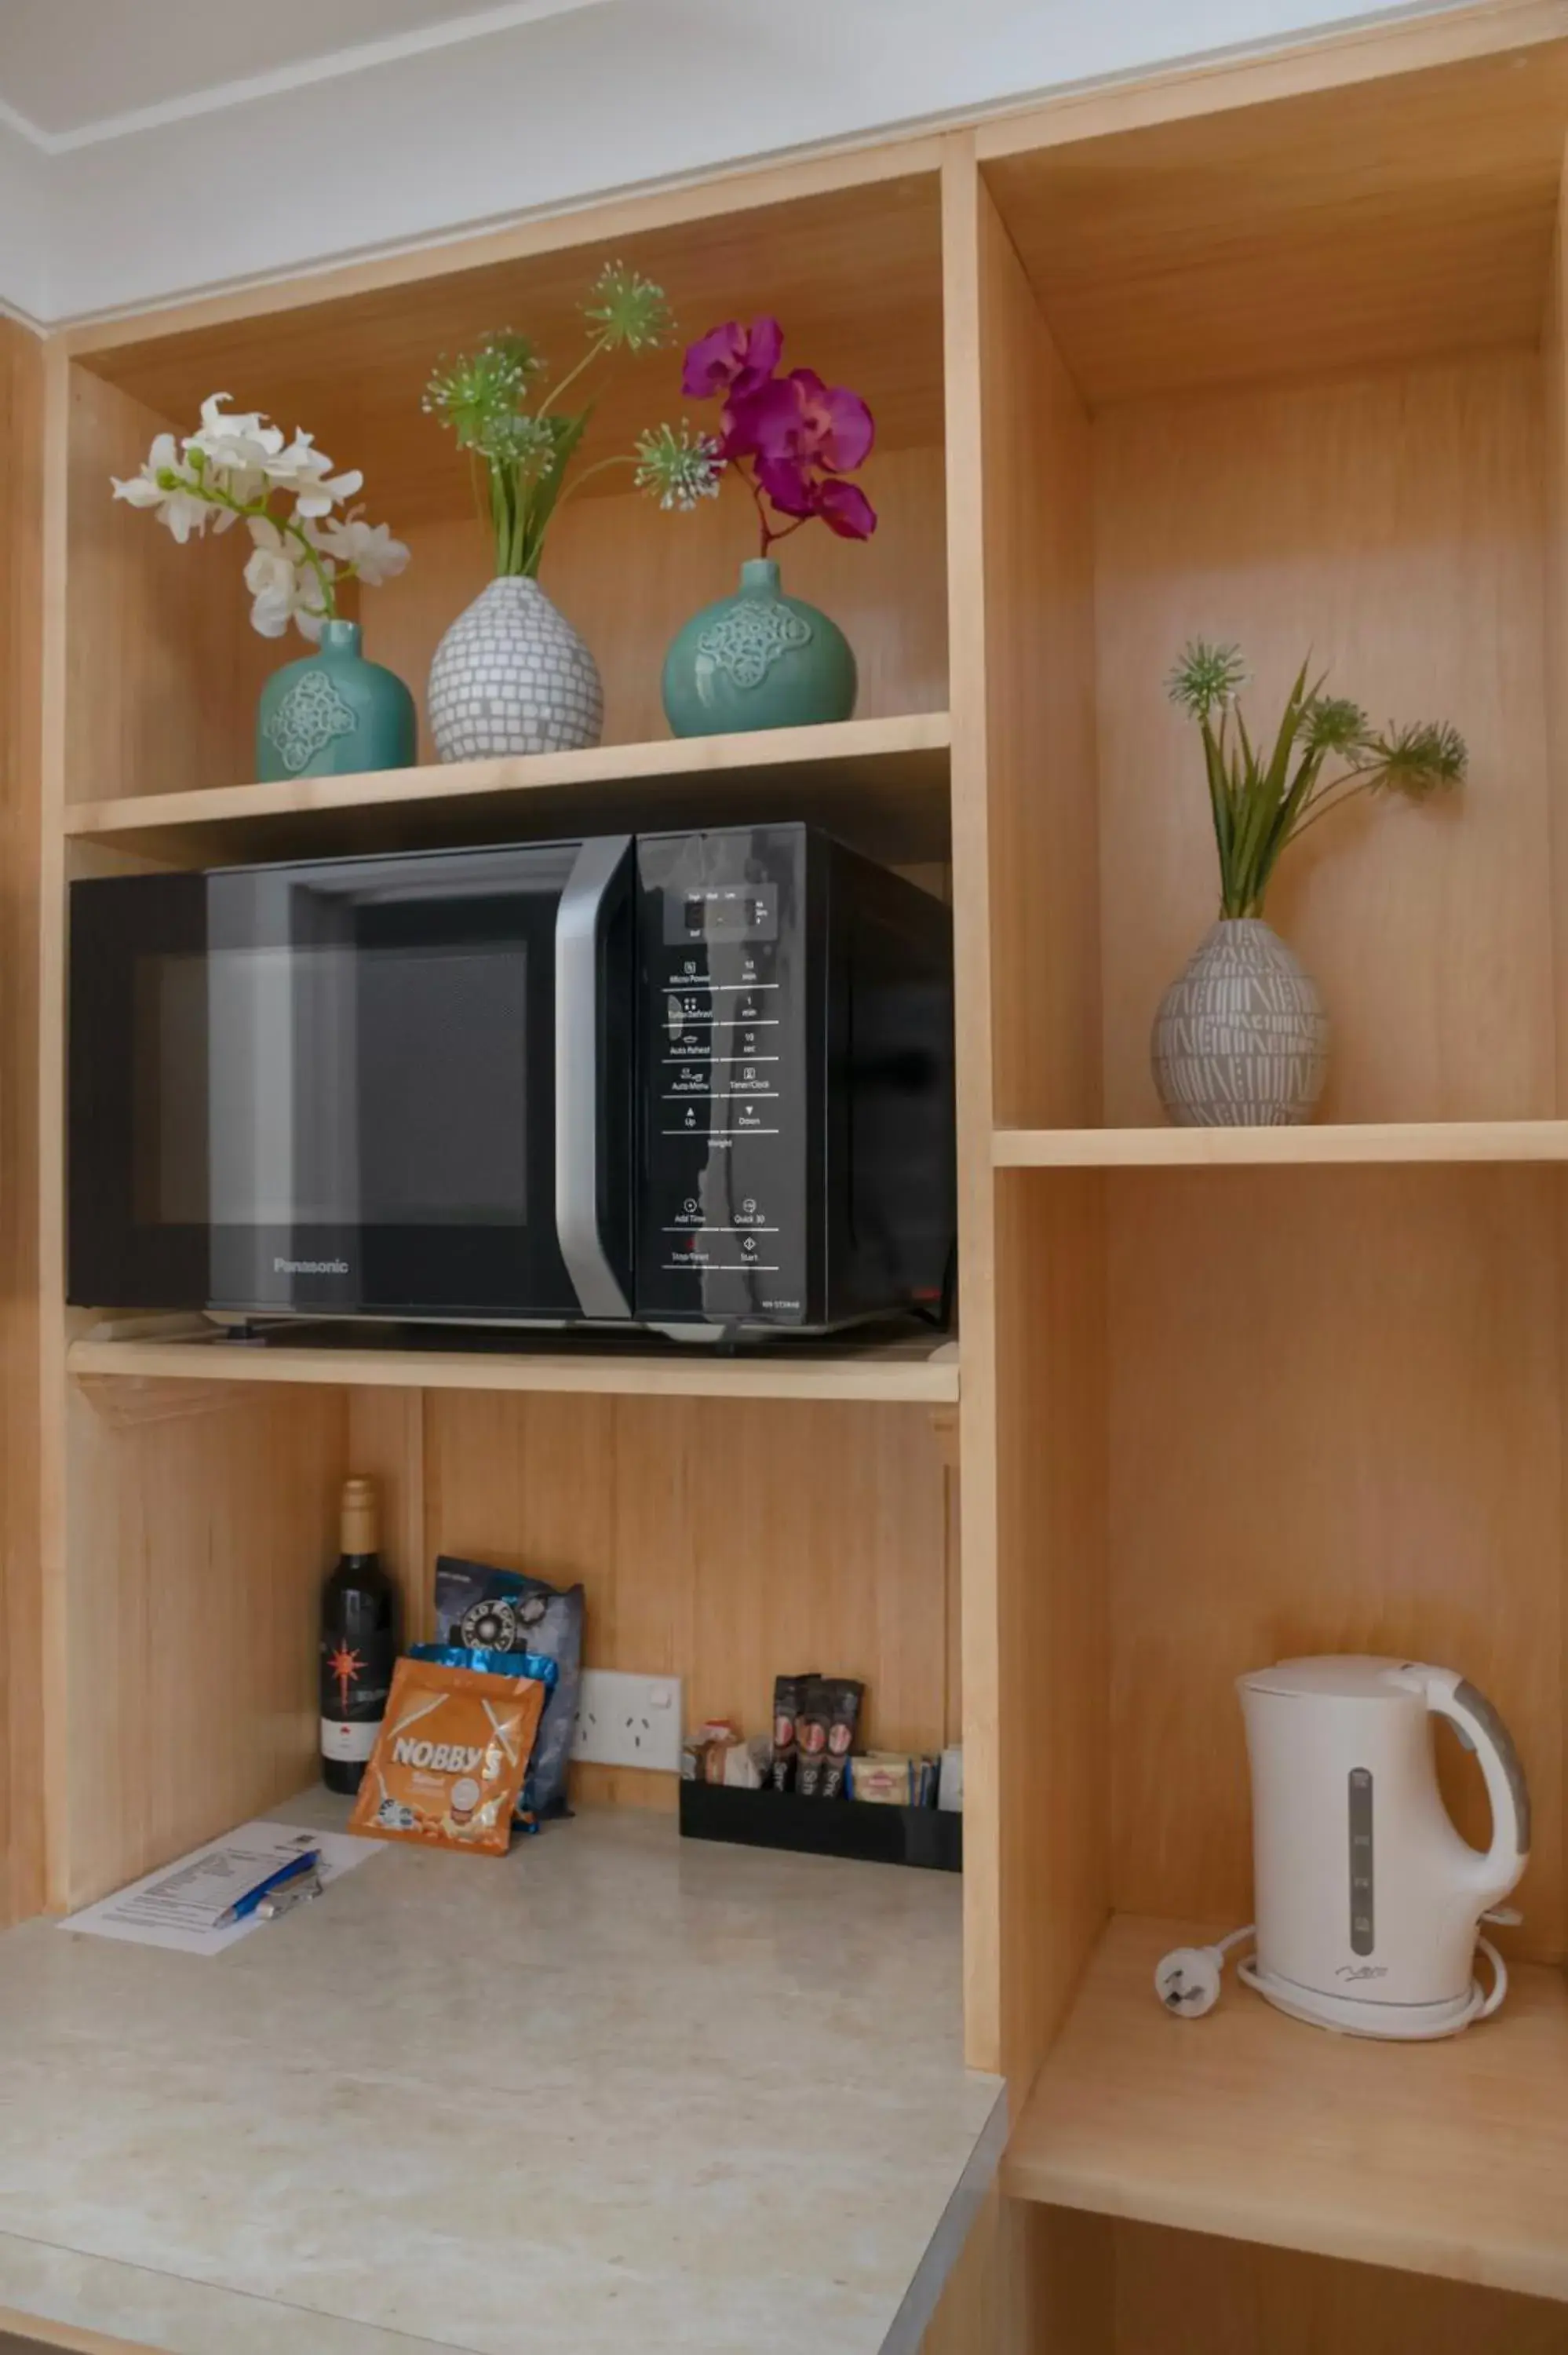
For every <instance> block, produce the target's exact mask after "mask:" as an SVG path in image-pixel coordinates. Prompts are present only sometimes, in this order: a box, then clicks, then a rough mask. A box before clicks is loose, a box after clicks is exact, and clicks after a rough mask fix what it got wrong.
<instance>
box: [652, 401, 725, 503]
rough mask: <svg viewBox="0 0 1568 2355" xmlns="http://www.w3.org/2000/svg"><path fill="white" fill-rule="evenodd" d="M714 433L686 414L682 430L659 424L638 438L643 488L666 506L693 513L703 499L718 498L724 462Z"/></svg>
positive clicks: (682, 421)
mask: <svg viewBox="0 0 1568 2355" xmlns="http://www.w3.org/2000/svg"><path fill="white" fill-rule="evenodd" d="M718 449H719V445H718V443H717V442H716V441H715V438H714V436H713V435H712V434H711V433H695V432H693V430H692V428H691V426H690V425H689V424H688V423H687V422H686V420H685V419H684V418H682V420H681V427H680V431H679V432H676V430H675V428H674V427H673V425H656V426H653V427H652V428H651V429H650V430H649V431H648V432H646V433H643V434H641V435H639V437H638V441H637V460H638V464H637V473H636V474H635V476H634V478H633V479H634V480H635V482H636V485H637V487H638V489H639V490H640V491H647V492H649V493H650V494H651V495H652V496H653V497H655V498H656V499H657V500H658V502H659V505H660V506H662V507H679V508H680V510H681V512H682V513H683V515H689V514H690V513H691V511H692V509H693V508H694V506H696V504H697V501H698V500H699V499H716V498H717V496H718V490H719V476H720V474H722V473H723V471H724V468H723V462H722V461H721V459H720V457H719V454H718Z"/></svg>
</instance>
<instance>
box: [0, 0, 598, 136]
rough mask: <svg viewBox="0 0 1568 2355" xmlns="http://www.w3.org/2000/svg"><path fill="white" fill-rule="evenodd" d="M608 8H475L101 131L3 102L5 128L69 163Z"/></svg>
mask: <svg viewBox="0 0 1568 2355" xmlns="http://www.w3.org/2000/svg"><path fill="white" fill-rule="evenodd" d="M603 5H605V0H502V5H498V6H494V7H490V8H474V9H471V10H470V11H469V12H468V13H467V14H465V15H464V16H449V17H448V18H447V19H446V21H445V23H444V24H440V25H425V26H418V27H415V28H414V29H413V30H411V31H409V32H407V33H392V34H388V35H387V37H386V39H385V40H378V41H356V42H355V43H353V44H352V45H351V46H350V47H349V48H343V49H334V50H332V51H330V52H329V53H328V54H327V55H325V56H323V57H319V58H301V59H297V60H296V61H295V62H294V63H293V64H291V65H286V66H277V67H274V68H272V69H270V71H269V72H266V73H256V74H242V75H240V76H239V77H238V79H237V80H233V81H223V82H214V83H213V84H212V85H211V86H210V87H209V88H207V89H206V90H195V91H187V92H186V93H185V95H184V96H183V97H179V98H166V99H161V100H160V101H158V103H157V104H156V105H154V106H138V107H132V109H131V110H130V111H129V112H126V113H124V114H106V115H104V116H102V117H101V119H100V120H99V121H98V122H96V123H78V124H76V125H74V126H73V127H72V129H70V130H69V131H46V130H44V129H42V128H41V127H40V125H39V124H37V123H30V122H29V121H28V119H27V117H26V115H25V114H22V113H19V112H17V110H16V107H14V106H11V105H9V104H8V103H7V102H6V101H5V99H4V98H0V123H4V124H5V126H6V127H7V129H9V130H11V131H14V132H16V134H17V136H18V137H19V138H22V139H26V141H27V143H28V144H29V145H31V146H34V147H36V148H37V149H38V151H39V153H40V154H41V155H70V154H71V153H72V152H73V151H74V150H75V149H77V148H80V147H99V146H101V145H103V144H104V143H105V142H106V141H108V140H111V139H129V138H132V137H133V136H134V135H135V134H136V133H138V132H143V131H161V130H164V129H165V128H166V127H167V126H168V125H169V124H171V123H189V122H190V121H192V120H193V119H194V118H195V117H196V116H197V115H201V114H220V113H222V112H224V111H225V110H226V109H227V108H228V107H233V106H249V105H250V104H251V103H252V101H254V100H256V99H259V98H281V97H285V96H287V94H288V93H289V92H290V91H295V90H303V89H306V88H308V87H309V85H310V84H311V83H313V82H319V81H337V80H341V79H342V78H343V77H344V75H346V74H356V73H363V72H365V71H366V69H368V68H370V67H372V66H385V65H397V64H398V63H399V62H400V61H401V60H402V59H405V58H418V57H424V56H426V55H428V54H429V52H430V51H431V50H434V49H451V48H461V46H462V44H463V43H465V42H468V41H482V40H486V39H489V38H490V37H492V36H493V35H494V34H497V33H511V32H515V31H516V29H517V27H519V26H522V25H532V24H534V23H535V22H536V21H537V20H538V19H539V18H541V17H544V16H567V15H568V14H569V13H571V12H572V11H573V10H576V9H578V8H599V7H602V6H603Z"/></svg>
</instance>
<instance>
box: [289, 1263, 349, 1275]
mask: <svg viewBox="0 0 1568 2355" xmlns="http://www.w3.org/2000/svg"><path fill="white" fill-rule="evenodd" d="M272 1273H273V1274H274V1275H346V1274H347V1273H348V1262H347V1261H346V1260H345V1259H275V1260H274V1261H273V1262H272Z"/></svg>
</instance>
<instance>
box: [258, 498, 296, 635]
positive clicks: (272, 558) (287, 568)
mask: <svg viewBox="0 0 1568 2355" xmlns="http://www.w3.org/2000/svg"><path fill="white" fill-rule="evenodd" d="M249 520H250V530H251V536H252V538H257V545H256V547H255V548H253V549H251V551H250V555H249V560H248V561H247V563H246V567H245V586H246V587H247V588H248V589H249V591H250V594H251V597H252V599H253V600H254V602H253V603H252V605H251V608H250V626H251V628H252V629H254V630H259V631H260V634H261V635H262V636H263V637H264V638H281V636H282V634H283V633H284V631H285V630H286V629H287V628H288V626H289V623H290V620H291V616H292V614H293V611H294V606H295V602H296V601H297V599H298V596H299V587H300V583H299V576H298V573H297V571H296V569H295V565H294V559H293V558H292V557H291V555H289V553H288V552H287V550H286V549H284V548H283V547H282V546H281V545H279V546H277V547H272V548H269V547H267V546H266V545H265V544H264V543H263V542H262V541H261V540H260V538H259V536H258V535H257V531H256V527H257V525H258V524H259V523H264V522H265V521H266V517H263V516H252V517H250V519H249Z"/></svg>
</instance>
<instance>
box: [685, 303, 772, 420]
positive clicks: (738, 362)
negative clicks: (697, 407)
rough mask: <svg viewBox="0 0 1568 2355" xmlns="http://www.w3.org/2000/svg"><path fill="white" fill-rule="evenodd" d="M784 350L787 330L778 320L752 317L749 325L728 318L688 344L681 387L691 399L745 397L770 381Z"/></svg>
mask: <svg viewBox="0 0 1568 2355" xmlns="http://www.w3.org/2000/svg"><path fill="white" fill-rule="evenodd" d="M783 349H784V330H783V328H782V327H781V326H780V325H779V322H778V320H777V319H770V318H762V319H753V321H752V323H751V325H750V326H749V327H743V326H742V325H741V324H740V321H739V320H738V319H729V320H726V323H725V325H723V326H722V327H714V328H712V329H711V330H710V331H709V333H708V334H707V335H705V336H703V337H702V339H701V341H700V342H698V343H694V344H693V345H691V346H689V347H688V349H687V352H686V360H685V368H684V369H683V374H682V377H681V389H682V391H683V393H684V394H685V395H686V398H687V399H688V400H718V399H719V398H720V397H721V395H727V396H728V398H729V399H730V400H732V401H734V400H744V399H745V397H746V396H747V394H748V393H753V392H756V391H757V390H758V387H759V386H761V385H764V384H766V383H767V381H768V378H769V377H770V376H771V375H772V374H773V371H774V369H775V368H777V367H778V365H779V356H780V354H781V353H782V351H783Z"/></svg>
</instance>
